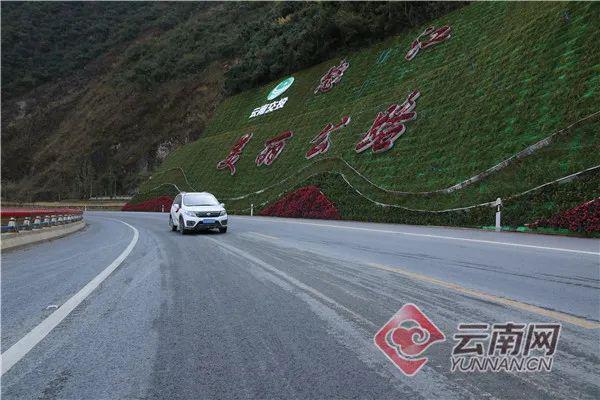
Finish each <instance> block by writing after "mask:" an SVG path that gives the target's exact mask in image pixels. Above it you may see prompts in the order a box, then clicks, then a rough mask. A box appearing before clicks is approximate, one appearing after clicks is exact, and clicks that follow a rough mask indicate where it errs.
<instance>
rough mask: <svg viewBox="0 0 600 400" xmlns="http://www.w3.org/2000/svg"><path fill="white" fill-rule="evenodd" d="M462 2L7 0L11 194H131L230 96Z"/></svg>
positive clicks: (7, 187) (6, 124)
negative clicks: (116, 0) (58, 0)
mask: <svg viewBox="0 0 600 400" xmlns="http://www.w3.org/2000/svg"><path fill="white" fill-rule="evenodd" d="M460 6H462V4H460V3H401V4H400V3H376V4H366V3H333V2H331V3H309V2H306V3H300V2H278V3H267V2H242V3H219V2H183V3H127V4H125V3H114V2H104V3H103V2H99V3H98V2H96V3H93V2H80V3H77V2H63V3H51V2H41V3H35V2H26V3H15V2H3V3H2V4H1V7H2V128H3V129H2V142H3V143H2V144H3V146H2V172H3V174H2V186H3V189H4V190H3V193H2V195H3V197H4V198H6V199H10V200H27V201H31V200H55V199H59V198H65V197H71V198H85V197H88V196H90V195H111V194H115V193H118V194H126V193H130V192H133V191H135V189H136V188H137V185H138V183H139V179H140V177H141V178H143V177H144V176H145V175H144V174H145V173H146V171H149V170H152V169H153V168H154V167H155V166H156V165H157V164H159V163H160V161H161V160H162V159H163V158H164V156H165V155H166V154H168V153H169V152H170V151H172V150H173V149H174V148H176V147H178V146H180V145H181V144H183V143H187V142H189V141H192V140H195V139H197V138H198V137H200V136H201V135H202V132H203V130H204V128H205V126H206V123H207V121H208V119H209V118H210V116H211V115H212V112H213V110H214V109H215V108H216V106H217V104H218V103H219V102H220V100H221V99H222V98H223V97H224V96H225V95H226V94H231V93H235V92H238V91H239V90H241V89H243V88H251V87H256V86H257V85H258V84H263V83H265V82H268V81H270V80H271V79H274V78H275V77H277V76H279V75H280V74H283V73H286V72H289V71H293V70H296V69H299V68H304V67H307V66H310V65H314V64H315V63H317V62H319V61H320V60H322V59H324V58H326V57H329V56H331V55H334V54H336V52H338V51H343V50H344V49H348V48H350V47H354V46H361V45H364V44H367V43H372V42H373V41H378V40H381V39H383V38H385V37H387V36H389V35H390V34H393V33H397V32H401V31H403V30H406V29H407V28H409V27H411V26H415V25H416V24H420V23H423V22H424V21H427V20H429V19H431V18H432V17H434V16H439V15H443V14H445V13H447V12H448V11H449V10H452V9H456V8H457V7H460ZM240 22H242V23H240ZM140 172H141V173H142V174H140Z"/></svg>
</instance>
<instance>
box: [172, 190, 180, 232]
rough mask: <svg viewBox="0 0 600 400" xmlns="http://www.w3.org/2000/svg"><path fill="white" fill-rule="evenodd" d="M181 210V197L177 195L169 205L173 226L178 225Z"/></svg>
mask: <svg viewBox="0 0 600 400" xmlns="http://www.w3.org/2000/svg"><path fill="white" fill-rule="evenodd" d="M180 210H181V195H180V194H178V195H177V196H175V200H173V204H171V219H172V220H173V223H174V224H175V225H177V224H179V213H180Z"/></svg>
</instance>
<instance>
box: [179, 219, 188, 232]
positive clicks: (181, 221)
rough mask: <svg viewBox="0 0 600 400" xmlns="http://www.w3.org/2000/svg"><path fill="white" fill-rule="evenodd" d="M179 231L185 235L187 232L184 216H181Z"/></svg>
mask: <svg viewBox="0 0 600 400" xmlns="http://www.w3.org/2000/svg"><path fill="white" fill-rule="evenodd" d="M179 233H181V234H182V235H185V234H186V233H187V230H186V229H185V224H184V222H183V218H179Z"/></svg>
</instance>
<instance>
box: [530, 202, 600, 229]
mask: <svg viewBox="0 0 600 400" xmlns="http://www.w3.org/2000/svg"><path fill="white" fill-rule="evenodd" d="M527 226H528V227H530V228H538V227H542V228H563V229H568V230H570V231H573V232H586V233H593V232H600V197H598V198H596V199H594V200H591V201H588V202H587V203H583V204H580V205H578V206H577V207H574V208H571V209H570V210H566V211H562V212H560V213H558V214H555V215H553V216H551V217H550V218H542V219H540V220H538V221H535V222H534V223H532V224H527Z"/></svg>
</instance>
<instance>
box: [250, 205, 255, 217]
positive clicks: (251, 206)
mask: <svg viewBox="0 0 600 400" xmlns="http://www.w3.org/2000/svg"><path fill="white" fill-rule="evenodd" d="M250 216H251V217H252V216H254V204H250Z"/></svg>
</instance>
